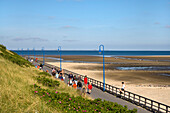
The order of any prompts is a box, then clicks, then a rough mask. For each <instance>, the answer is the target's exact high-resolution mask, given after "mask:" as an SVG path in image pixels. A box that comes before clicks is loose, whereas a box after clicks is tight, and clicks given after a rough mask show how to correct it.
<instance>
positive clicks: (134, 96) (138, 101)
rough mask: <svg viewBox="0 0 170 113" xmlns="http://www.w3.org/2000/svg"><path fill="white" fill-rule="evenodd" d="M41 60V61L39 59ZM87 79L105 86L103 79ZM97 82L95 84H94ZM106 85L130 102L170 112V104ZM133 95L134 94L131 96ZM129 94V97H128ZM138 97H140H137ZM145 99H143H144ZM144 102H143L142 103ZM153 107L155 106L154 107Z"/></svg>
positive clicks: (99, 85) (111, 91)
mask: <svg viewBox="0 0 170 113" xmlns="http://www.w3.org/2000/svg"><path fill="white" fill-rule="evenodd" d="M39 62H41V61H39ZM45 66H47V67H49V68H53V67H55V68H59V67H57V66H53V65H51V64H47V63H45ZM64 71H65V72H72V71H69V70H66V69H64ZM72 73H73V74H74V75H80V76H81V78H82V77H83V79H84V75H81V74H77V73H75V72H72ZM67 75H68V74H67ZM83 79H82V81H83ZM87 79H88V81H90V82H91V81H92V85H94V86H97V87H98V88H99V89H102V88H103V82H101V81H98V80H95V79H93V78H90V77H87ZM93 81H95V82H93ZM94 83H95V84H94ZM105 87H106V90H107V91H108V93H110V94H113V95H114V94H116V95H120V96H122V97H123V99H126V98H127V99H128V100H129V101H130V102H132V103H134V104H136V103H138V105H139V106H143V105H144V106H143V107H144V108H145V109H148V108H147V107H149V110H150V111H157V112H159V113H161V112H165V113H169V112H170V106H168V105H165V104H163V103H160V102H157V101H154V100H152V99H149V98H146V97H144V96H141V95H138V94H135V93H132V92H130V91H126V90H125V91H124V94H123V95H121V94H118V92H119V88H117V87H115V86H112V85H109V84H105ZM114 89H116V90H114ZM131 95H133V96H131ZM126 96H127V97H126ZM137 97H138V98H137ZM132 98H133V100H132ZM142 99H143V100H142ZM147 101H150V103H149V102H147ZM141 102H142V103H141ZM155 104H157V106H156V105H155ZM148 105H150V106H148ZM161 106H164V107H165V108H162V107H161ZM153 107H155V108H153Z"/></svg>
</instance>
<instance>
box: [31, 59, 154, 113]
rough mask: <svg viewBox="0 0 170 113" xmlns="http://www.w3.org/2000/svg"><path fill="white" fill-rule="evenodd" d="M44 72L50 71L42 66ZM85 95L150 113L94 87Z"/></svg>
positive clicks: (143, 112) (141, 112)
mask: <svg viewBox="0 0 170 113" xmlns="http://www.w3.org/2000/svg"><path fill="white" fill-rule="evenodd" d="M33 64H34V65H38V63H36V62H34V63H33ZM46 70H48V71H49V73H50V72H51V70H52V69H51V68H49V67H47V66H44V67H43V71H46ZM50 74H51V73H50ZM65 77H66V78H65V80H64V82H65V83H67V81H68V78H67V76H65ZM87 95H88V96H90V97H91V98H92V99H96V98H101V99H103V100H107V101H111V102H117V103H118V104H121V105H123V106H125V105H127V107H128V109H134V108H136V109H137V110H138V113H151V112H150V111H147V110H146V109H143V108H142V107H139V106H137V105H134V104H132V103H130V102H128V101H125V100H123V99H121V98H118V97H116V96H114V95H111V94H109V93H107V92H103V91H102V90H100V89H98V88H96V87H93V89H92V93H91V94H90V95H89V94H87Z"/></svg>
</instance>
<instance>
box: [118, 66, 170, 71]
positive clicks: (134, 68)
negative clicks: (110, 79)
mask: <svg viewBox="0 0 170 113" xmlns="http://www.w3.org/2000/svg"><path fill="white" fill-rule="evenodd" d="M116 69H118V70H146V71H160V70H168V71H170V67H116Z"/></svg>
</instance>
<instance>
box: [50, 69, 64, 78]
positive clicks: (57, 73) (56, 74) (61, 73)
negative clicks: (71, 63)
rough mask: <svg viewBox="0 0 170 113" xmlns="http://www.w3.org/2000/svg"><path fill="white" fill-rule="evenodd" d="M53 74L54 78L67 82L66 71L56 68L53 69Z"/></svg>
mask: <svg viewBox="0 0 170 113" xmlns="http://www.w3.org/2000/svg"><path fill="white" fill-rule="evenodd" d="M51 74H52V76H53V77H54V78H58V79H60V80H62V81H64V80H65V76H64V70H63V69H62V70H60V69H58V70H57V69H56V68H53V69H52V71H51Z"/></svg>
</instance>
